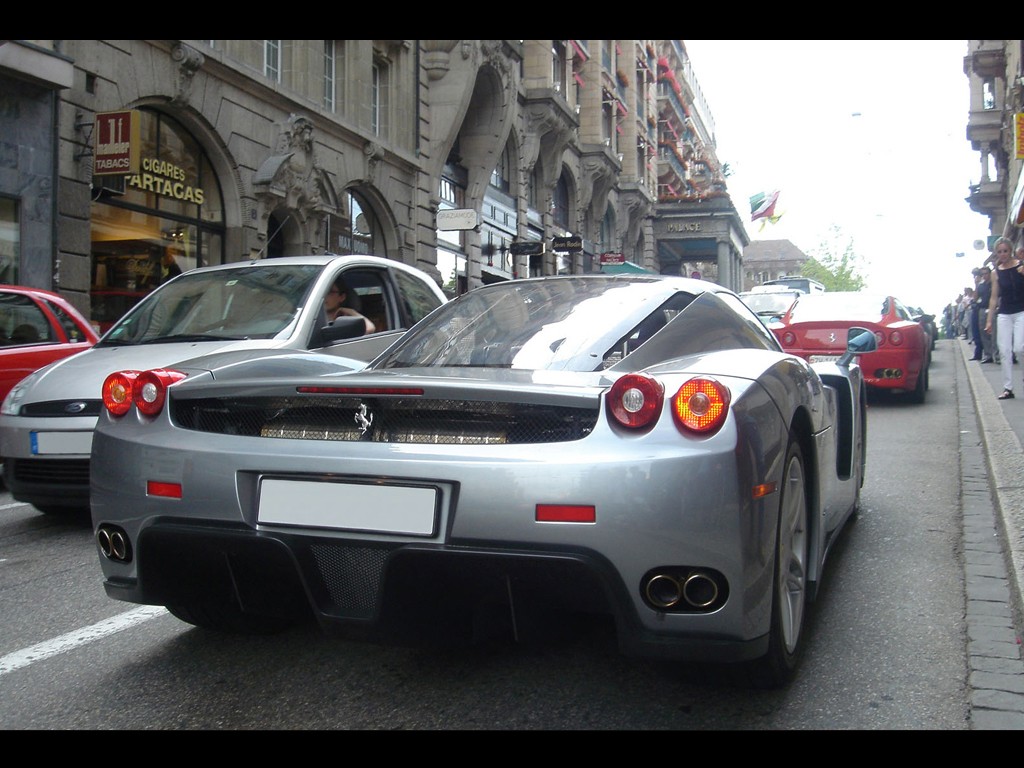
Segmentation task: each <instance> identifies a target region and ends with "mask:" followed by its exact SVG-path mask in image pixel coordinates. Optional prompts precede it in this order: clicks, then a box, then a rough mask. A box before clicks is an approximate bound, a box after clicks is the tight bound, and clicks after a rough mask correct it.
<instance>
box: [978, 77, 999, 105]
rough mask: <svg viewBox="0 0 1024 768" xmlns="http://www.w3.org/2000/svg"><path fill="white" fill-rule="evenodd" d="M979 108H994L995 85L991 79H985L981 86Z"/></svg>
mask: <svg viewBox="0 0 1024 768" xmlns="http://www.w3.org/2000/svg"><path fill="white" fill-rule="evenodd" d="M981 106H982V107H983V108H984V109H995V108H996V83H995V80H993V79H992V78H991V77H987V78H985V81H984V82H983V83H982V84H981Z"/></svg>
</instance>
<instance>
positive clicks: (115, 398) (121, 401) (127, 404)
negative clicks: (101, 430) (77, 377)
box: [103, 371, 139, 416]
mask: <svg viewBox="0 0 1024 768" xmlns="http://www.w3.org/2000/svg"><path fill="white" fill-rule="evenodd" d="M138 377H139V372H138V371H117V372H115V373H112V374H110V375H109V376H107V378H106V379H105V380H104V382H103V407H104V408H106V409H107V410H108V411H109V412H110V413H111V414H112V415H113V416H124V415H125V414H126V413H128V409H129V408H131V407H132V387H133V386H134V384H135V380H136V379H137V378H138Z"/></svg>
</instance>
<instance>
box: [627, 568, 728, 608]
mask: <svg viewBox="0 0 1024 768" xmlns="http://www.w3.org/2000/svg"><path fill="white" fill-rule="evenodd" d="M720 582H721V583H722V587H720V586H719V583H720ZM643 591H644V595H645V596H646V598H647V601H648V602H649V603H650V604H651V605H652V606H654V607H655V608H659V609H662V610H671V609H677V610H678V609H684V610H698V611H707V610H712V609H714V608H717V607H718V605H719V604H721V603H722V602H724V596H725V591H724V579H723V578H722V577H721V576H720V575H718V574H715V573H712V572H709V571H705V570H689V569H686V570H682V571H677V570H673V571H656V572H654V573H651V574H648V575H647V577H646V578H645V580H644V585H643ZM720 598H721V599H720Z"/></svg>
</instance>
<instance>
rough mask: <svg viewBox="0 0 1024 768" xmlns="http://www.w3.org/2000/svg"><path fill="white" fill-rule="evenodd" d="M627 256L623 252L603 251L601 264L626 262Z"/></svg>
mask: <svg viewBox="0 0 1024 768" xmlns="http://www.w3.org/2000/svg"><path fill="white" fill-rule="evenodd" d="M625 263H626V257H625V256H624V255H623V254H621V253H602V254H601V264H602V266H603V265H605V264H625Z"/></svg>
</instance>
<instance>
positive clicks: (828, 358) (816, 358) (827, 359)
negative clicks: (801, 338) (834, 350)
mask: <svg viewBox="0 0 1024 768" xmlns="http://www.w3.org/2000/svg"><path fill="white" fill-rule="evenodd" d="M838 359H839V355H811V362H812V363H832V362H835V361H836V360H838Z"/></svg>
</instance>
